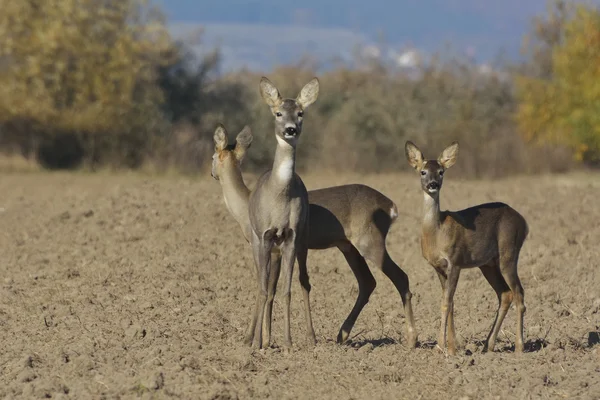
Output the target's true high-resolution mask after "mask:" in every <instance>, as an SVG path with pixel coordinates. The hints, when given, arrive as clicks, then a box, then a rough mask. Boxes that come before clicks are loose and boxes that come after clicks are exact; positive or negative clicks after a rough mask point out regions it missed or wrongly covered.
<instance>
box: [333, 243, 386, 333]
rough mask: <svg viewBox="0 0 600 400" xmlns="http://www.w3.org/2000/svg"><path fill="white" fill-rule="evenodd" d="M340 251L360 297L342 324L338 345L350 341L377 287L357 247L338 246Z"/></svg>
mask: <svg viewBox="0 0 600 400" xmlns="http://www.w3.org/2000/svg"><path fill="white" fill-rule="evenodd" d="M338 249H339V250H340V251H341V252H342V254H343V255H344V257H345V258H346V261H347V262H348V265H349V266H350V269H352V272H353V273H354V277H355V278H356V281H357V282H358V297H357V298H356V302H355V303H354V307H352V311H350V314H348V317H347V318H346V320H345V321H344V323H343V324H342V327H341V328H340V331H339V333H338V336H337V343H339V344H341V343H344V342H345V341H346V340H348V337H349V336H350V332H351V331H352V328H353V327H354V324H355V323H356V320H357V319H358V316H359V315H360V313H361V311H362V309H363V308H364V307H365V305H367V303H368V302H369V298H370V297H371V294H372V293H373V291H374V290H375V287H376V286H377V282H376V281H375V277H374V276H373V274H372V273H371V270H370V269H369V266H368V265H367V262H366V261H365V259H364V257H363V256H361V255H360V253H359V252H358V250H357V249H356V247H354V246H353V245H352V244H350V243H344V244H341V245H339V246H338Z"/></svg>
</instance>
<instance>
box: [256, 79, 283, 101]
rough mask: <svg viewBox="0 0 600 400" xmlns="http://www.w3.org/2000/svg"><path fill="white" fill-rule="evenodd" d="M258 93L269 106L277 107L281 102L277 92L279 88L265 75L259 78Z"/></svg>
mask: <svg viewBox="0 0 600 400" xmlns="http://www.w3.org/2000/svg"><path fill="white" fill-rule="evenodd" d="M259 87H260V95H261V96H262V98H263V100H264V101H265V103H267V105H268V106H269V107H271V108H276V107H279V106H280V105H281V104H282V103H283V99H282V98H281V95H280V94H279V90H277V88H276V87H275V85H273V84H272V83H271V81H270V80H268V79H267V78H266V77H264V76H263V77H262V78H261V79H260V84H259Z"/></svg>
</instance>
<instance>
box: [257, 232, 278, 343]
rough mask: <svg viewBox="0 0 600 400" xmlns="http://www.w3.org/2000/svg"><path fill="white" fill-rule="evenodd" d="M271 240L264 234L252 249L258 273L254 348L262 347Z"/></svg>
mask: <svg viewBox="0 0 600 400" xmlns="http://www.w3.org/2000/svg"><path fill="white" fill-rule="evenodd" d="M272 246H273V242H272V241H271V240H265V239H264V236H263V238H261V239H260V240H259V241H258V243H253V250H254V251H255V252H257V253H258V255H257V259H258V275H259V288H258V294H257V306H258V307H257V310H256V311H257V313H256V315H255V319H254V320H255V324H256V329H255V331H254V338H253V341H252V347H254V348H256V349H260V348H262V345H263V343H262V325H263V324H262V321H263V318H264V314H265V305H266V303H267V296H268V285H269V277H270V267H271V266H270V264H271V248H272Z"/></svg>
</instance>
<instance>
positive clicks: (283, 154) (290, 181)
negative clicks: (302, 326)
mask: <svg viewBox="0 0 600 400" xmlns="http://www.w3.org/2000/svg"><path fill="white" fill-rule="evenodd" d="M259 87H260V94H261V96H262V98H263V100H264V101H265V102H266V103H267V105H268V106H269V108H270V109H271V112H272V113H273V115H274V116H275V138H276V139H277V147H276V149H275V159H274V161H273V168H272V169H270V170H267V171H266V172H265V173H264V174H263V175H261V176H260V177H259V178H258V182H257V184H256V188H255V189H254V191H253V192H252V193H251V194H250V198H249V202H248V211H249V215H250V227H251V228H252V230H251V232H250V233H251V238H250V239H251V243H252V252H253V254H254V260H255V264H256V267H257V272H258V284H259V288H258V292H257V296H256V309H255V313H254V319H253V320H252V323H251V325H256V328H255V332H254V338H253V342H252V345H253V347H255V348H261V347H262V345H263V343H262V332H263V324H264V322H263V317H264V315H265V307H266V303H267V298H268V286H269V281H270V280H271V279H274V278H275V275H277V274H273V272H274V271H271V250H272V249H273V247H274V246H278V247H280V249H281V267H282V271H283V278H284V285H283V291H284V292H283V297H284V299H285V305H284V329H285V337H284V346H285V347H286V348H287V349H290V348H291V346H292V338H291V334H290V302H291V293H290V291H291V285H292V275H293V271H294V261H295V260H296V259H297V260H298V268H299V272H300V284H301V286H302V295H303V297H304V302H305V304H309V292H310V284H309V280H308V273H307V270H306V257H307V255H308V247H307V245H308V244H307V240H308V192H307V190H306V187H305V186H304V183H303V182H302V179H301V178H300V176H298V174H296V171H295V169H296V145H297V143H298V138H299V137H300V135H301V133H302V118H303V115H304V110H305V109H306V108H308V107H309V106H310V105H311V104H312V103H314V102H315V101H316V100H317V97H318V95H319V81H318V79H317V78H313V79H312V80H311V81H310V82H308V83H307V84H306V85H304V87H303V88H302V90H301V91H300V94H298V97H297V98H296V99H284V98H282V97H281V95H280V94H279V91H278V90H277V88H276V87H275V85H273V84H272V83H271V81H269V80H268V79H267V78H265V77H262V78H261V80H260V85H259ZM275 272H277V271H275ZM305 313H306V315H305V316H306V323H307V331H308V336H309V339H310V340H311V341H312V343H313V344H314V343H315V342H316V339H315V332H314V329H313V326H312V319H311V315H310V304H309V306H308V307H307V308H306V310H305ZM267 323H268V324H270V321H268V322H267ZM267 345H268V344H266V343H265V347H266V346H267Z"/></svg>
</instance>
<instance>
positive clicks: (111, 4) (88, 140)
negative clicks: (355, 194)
mask: <svg viewBox="0 0 600 400" xmlns="http://www.w3.org/2000/svg"><path fill="white" fill-rule="evenodd" d="M1 9H2V11H1V12H0V154H5V155H6V154H11V157H12V156H14V155H15V154H18V155H22V156H23V157H25V158H27V159H33V160H35V161H36V162H38V163H40V164H41V165H42V166H44V167H47V168H77V167H84V168H89V169H95V168H98V167H105V166H111V167H117V168H140V167H145V166H148V165H151V166H152V167H153V168H154V169H159V170H163V169H167V168H173V167H174V168H176V169H177V170H180V171H189V172H197V171H198V169H201V168H204V167H206V166H207V165H209V163H210V158H211V155H212V151H213V144H212V139H211V138H212V133H213V131H214V128H215V126H216V124H217V123H218V122H223V123H224V124H225V125H226V126H227V128H228V130H229V131H231V132H235V131H236V130H239V129H241V128H242V127H243V126H244V125H246V124H248V125H250V126H251V127H252V129H253V132H254V135H255V140H254V142H253V146H252V150H251V151H250V152H249V154H248V157H247V159H246V161H245V165H244V168H245V169H247V170H262V169H264V168H266V167H267V166H268V165H269V164H270V163H271V162H272V152H273V148H274V146H272V145H271V144H272V116H271V115H270V113H269V110H268V107H267V106H266V105H265V104H264V103H263V101H262V99H261V98H260V96H259V93H258V81H259V79H260V76H261V75H268V76H269V78H270V79H271V80H272V81H273V82H275V83H276V84H277V86H278V87H279V88H280V89H281V91H282V93H284V94H285V95H286V96H293V95H295V93H297V91H298V90H299V89H300V87H301V86H302V85H303V84H304V83H305V82H306V81H307V80H308V79H310V78H311V77H312V76H314V75H317V76H319V77H320V78H321V85H322V90H321V94H320V97H319V100H318V101H317V103H316V104H315V105H314V106H313V107H311V110H310V113H307V118H306V121H305V129H304V131H305V134H303V137H302V139H301V140H302V141H301V144H302V145H301V146H300V147H299V153H300V154H299V157H298V162H299V168H300V169H301V170H302V169H308V168H319V169H321V170H323V169H329V170H353V171H363V172H383V171H396V170H401V169H406V168H407V167H406V163H405V161H404V155H403V143H404V141H405V140H406V139H411V140H414V141H416V142H418V143H419V146H420V147H422V148H423V149H424V150H425V151H427V152H428V153H432V154H434V153H435V152H437V151H439V150H440V149H441V148H442V147H443V146H445V145H447V144H448V143H450V142H451V141H453V140H459V141H460V142H461V148H462V149H463V153H462V155H461V158H460V160H459V165H458V168H457V172H458V171H462V174H463V175H464V176H471V177H481V176H502V175H507V174H514V173H533V172H540V171H563V170H565V169H566V168H568V167H569V166H570V163H571V160H574V159H577V160H580V161H583V162H585V163H593V162H594V161H597V160H598V159H599V157H600V113H599V111H600V106H599V100H598V99H599V96H600V83H599V82H600V79H599V78H600V69H599V67H598V66H599V65H600V14H599V12H598V10H597V9H595V8H592V7H589V6H586V7H584V6H579V7H577V8H569V7H567V6H565V5H564V4H562V3H555V5H554V6H553V7H551V8H550V9H549V13H548V15H547V16H545V17H541V18H538V19H536V20H535V21H533V24H532V36H531V39H532V40H531V41H530V42H529V46H528V47H527V48H526V55H527V59H526V61H525V62H524V63H522V64H520V65H518V66H515V65H508V64H503V65H496V66H495V69H494V70H493V71H492V72H489V71H488V72H482V71H481V70H480V68H479V66H477V65H475V64H472V63H471V62H469V61H465V60H464V59H462V58H461V57H448V55H446V56H445V57H443V58H434V59H433V60H432V61H431V62H429V63H428V64H426V65H422V66H421V67H419V68H417V70H416V71H410V72H407V71H405V70H402V69H399V68H397V67H393V66H390V65H387V64H385V63H383V62H379V61H377V60H360V59H357V60H355V62H352V63H349V64H347V65H344V64H341V65H339V66H338V68H336V69H334V70H329V71H320V70H317V68H315V66H314V65H315V64H314V63H312V61H311V59H310V57H308V58H307V59H305V60H304V61H302V62H300V63H298V64H296V65H288V66H283V67H279V68H276V69H274V70H272V71H261V72H260V73H254V72H248V71H237V72H232V73H228V74H225V75H223V74H220V73H219V68H218V67H219V51H218V49H215V51H214V52H212V53H208V55H207V56H204V57H198V56H197V55H195V54H194V53H193V52H191V51H190V47H189V45H188V44H187V43H182V42H176V41H175V40H173V38H172V37H171V36H170V33H169V31H168V29H167V27H166V25H165V21H164V17H163V15H162V13H161V12H160V10H158V9H156V8H155V7H153V6H152V5H151V4H149V2H148V1H146V0H52V1H45V0H2V1H1ZM515 89H516V90H515ZM539 145H541V146H539ZM340 155H343V157H341V156H340Z"/></svg>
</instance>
